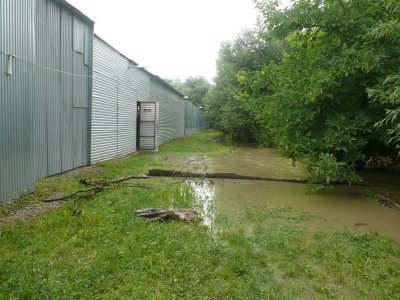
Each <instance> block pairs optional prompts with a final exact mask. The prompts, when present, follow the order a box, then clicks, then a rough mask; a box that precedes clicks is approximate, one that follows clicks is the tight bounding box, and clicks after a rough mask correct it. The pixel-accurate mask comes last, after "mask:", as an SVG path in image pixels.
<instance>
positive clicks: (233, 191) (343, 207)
mask: <svg viewBox="0 0 400 300" xmlns="http://www.w3.org/2000/svg"><path fill="white" fill-rule="evenodd" d="M168 159H171V160H173V161H174V160H175V161H176V162H179V163H183V164H184V166H185V167H184V169H185V170H190V171H194V172H196V171H197V172H232V173H237V174H242V175H252V176H263V177H275V178H301V177H302V170H301V168H300V167H293V166H292V164H291V162H290V161H288V160H284V159H282V158H281V156H280V155H279V154H278V152H277V151H276V150H273V149H258V148H242V149H240V150H239V151H237V152H235V153H231V154H223V155H217V156H212V157H207V156H204V155H186V156H185V155H184V156H182V155H170V154H169V155H168ZM362 176H363V177H364V178H365V183H366V184H368V187H360V186H339V187H335V188H332V189H330V190H328V191H324V192H323V193H320V194H309V193H308V192H309V191H310V187H309V186H307V185H302V184H291V183H277V182H258V181H246V180H224V179H221V180H219V179H218V180H210V181H209V180H204V181H193V182H191V185H192V187H193V191H194V192H195V194H196V196H197V197H196V198H197V202H198V205H199V206H200V207H201V208H202V214H203V219H204V222H205V224H207V225H208V226H210V227H213V226H214V221H215V215H216V214H217V213H223V214H224V215H226V216H227V217H228V218H229V219H230V220H231V221H232V222H235V221H237V222H240V218H239V216H240V215H241V214H242V213H243V212H244V211H245V210H246V209H249V208H250V209H257V211H259V212H262V211H263V210H265V211H267V210H269V209H271V208H278V207H292V208H293V209H295V210H297V211H300V212H308V213H312V214H314V215H316V218H313V219H312V220H310V221H308V222H306V224H305V226H307V227H309V228H311V229H316V230H338V229H347V230H352V231H379V232H383V233H384V234H385V235H387V236H389V237H391V238H393V239H394V240H396V241H397V242H400V211H399V210H395V209H389V208H386V207H383V206H382V205H381V204H379V203H377V202H374V201H369V200H368V199H367V197H366V196H365V191H366V189H368V190H371V191H379V192H388V193H389V194H390V195H391V197H399V196H400V174H399V173H397V174H396V173H379V172H366V173H364V174H362Z"/></svg>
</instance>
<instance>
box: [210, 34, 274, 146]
mask: <svg viewBox="0 0 400 300" xmlns="http://www.w3.org/2000/svg"><path fill="white" fill-rule="evenodd" d="M261 34H262V32H260V30H258V29H254V30H246V31H243V32H242V33H241V34H240V35H238V36H237V38H236V39H235V40H234V41H233V42H225V43H223V44H222V45H221V48H220V52H219V56H218V60H217V76H216V78H215V86H213V87H212V88H211V89H210V90H209V92H208V94H207V97H206V116H207V118H208V121H209V124H210V125H211V126H212V127H214V128H217V129H219V130H221V131H222V132H223V134H224V135H225V137H226V138H227V139H228V140H232V141H237V142H254V141H258V142H263V141H265V140H266V139H265V138H263V137H262V136H263V135H265V132H266V130H264V129H263V124H261V123H258V122H257V121H256V118H255V117H256V113H254V111H253V110H252V108H251V107H248V106H246V105H245V104H244V103H243V102H242V101H241V99H240V97H238V94H240V91H241V86H240V84H239V82H238V80H237V77H238V76H240V74H243V73H244V72H245V73H246V74H247V73H248V74H251V73H252V72H254V71H256V70H258V69H259V68H260V67H261V66H262V65H263V64H265V63H268V62H270V61H275V60H279V59H280V58H281V53H282V50H281V46H280V44H279V43H276V42H275V41H273V40H271V41H269V40H264V39H263V38H261Z"/></svg>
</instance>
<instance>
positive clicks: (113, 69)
mask: <svg viewBox="0 0 400 300" xmlns="http://www.w3.org/2000/svg"><path fill="white" fill-rule="evenodd" d="M93 51H94V56H93V101H92V106H93V108H92V141H91V142H92V146H91V150H92V152H91V161H92V162H97V161H101V160H107V159H111V158H114V157H117V156H120V155H125V154H128V153H132V152H135V151H136V149H137V148H139V149H157V147H158V145H159V144H162V143H165V142H168V141H170V140H173V139H176V138H179V137H182V136H184V135H185V133H186V134H191V133H193V132H195V131H198V130H199V129H200V128H205V127H206V122H205V120H204V117H203V116H202V111H201V109H200V108H199V107H198V106H196V105H194V104H193V103H191V102H190V101H188V100H187V99H186V97H184V96H183V95H182V94H180V93H179V92H177V91H176V90H175V89H174V88H172V87H171V86H170V85H169V84H168V83H166V82H165V81H164V80H162V79H161V78H160V77H158V76H156V75H154V74H152V73H150V72H148V71H146V70H145V69H143V68H140V67H138V64H137V63H136V62H135V61H133V60H132V59H129V58H127V57H126V56H124V55H123V54H121V53H120V52H119V51H118V50H116V49H115V48H113V47H112V46H111V45H109V44H108V43H107V42H105V41H104V40H102V39H101V38H100V37H98V36H95V38H94V50H93Z"/></svg>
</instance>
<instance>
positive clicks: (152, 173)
mask: <svg viewBox="0 0 400 300" xmlns="http://www.w3.org/2000/svg"><path fill="white" fill-rule="evenodd" d="M148 175H149V176H162V177H185V178H214V179H215V178H220V179H245V180H259V181H277V182H290V183H299V184H306V183H308V181H307V180H303V179H283V178H268V177H257V176H247V175H239V174H235V173H192V172H182V171H176V170H161V169H152V170H149V172H148Z"/></svg>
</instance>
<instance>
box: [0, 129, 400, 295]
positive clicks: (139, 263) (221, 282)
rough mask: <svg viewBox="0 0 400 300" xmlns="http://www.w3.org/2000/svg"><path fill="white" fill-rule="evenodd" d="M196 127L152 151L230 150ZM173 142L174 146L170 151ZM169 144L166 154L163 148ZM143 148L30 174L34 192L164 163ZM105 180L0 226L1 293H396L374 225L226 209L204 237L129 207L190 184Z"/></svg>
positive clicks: (392, 259)
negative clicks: (317, 222) (350, 226)
mask: <svg viewBox="0 0 400 300" xmlns="http://www.w3.org/2000/svg"><path fill="white" fill-rule="evenodd" d="M216 136H217V133H215V132H202V133H200V134H196V135H194V136H193V137H191V138H185V139H182V140H178V141H175V142H172V143H169V144H167V145H165V146H163V147H162V148H161V150H160V151H161V152H163V153H169V152H174V151H178V150H177V149H181V148H180V147H184V148H185V149H186V150H185V151H187V152H189V153H195V152H202V153H222V152H224V151H225V152H229V151H233V150H234V149H233V148H232V147H231V146H226V145H224V144H221V143H219V142H218V141H217V140H216ZM177 145H180V146H179V147H178V146H177ZM167 149H169V150H167ZM157 155H158V154H156V153H151V152H146V153H143V154H138V155H130V156H126V157H123V158H120V159H117V160H113V161H109V162H104V163H100V164H97V166H96V168H97V169H93V168H89V169H84V168H83V169H81V170H78V171H74V172H72V173H70V174H68V173H67V174H63V175H59V176H55V177H51V178H47V179H43V180H41V181H39V182H38V193H37V194H36V195H33V196H30V197H36V198H35V199H36V200H37V199H40V198H41V197H47V196H48V195H49V194H50V193H51V192H59V191H62V190H63V189H65V191H68V192H69V191H72V190H74V189H76V188H79V187H80V184H79V178H80V177H88V178H92V179H96V178H119V177H122V176H128V175H141V174H144V173H145V171H146V170H147V169H148V168H151V167H167V166H168V165H167V163H168V162H166V161H162V162H160V160H157V159H156V157H157ZM133 184H135V185H140V186H142V187H129V186H124V185H123V186H111V187H108V188H107V189H106V190H105V191H104V192H102V193H100V194H97V195H96V196H94V197H93V198H91V199H90V200H88V201H84V202H82V205H81V206H82V208H83V210H84V215H83V216H80V217H76V216H73V215H72V213H71V209H72V203H67V204H66V205H65V206H62V207H59V208H56V209H54V210H53V211H52V212H50V213H47V214H44V215H40V216H38V217H36V218H35V219H33V220H31V221H19V222H16V223H13V224H7V225H1V226H0V253H1V255H0V299H47V298H50V299H178V298H179V299H207V298H208V299H292V298H295V299H296V298H302V299H313V298H314V299H320V298H322V299H324V298H344V299H355V298H356V299H398V298H399V297H400V254H399V247H398V245H397V244H395V243H393V242H391V241H390V240H389V239H387V238H385V237H384V236H383V235H381V234H378V233H351V232H347V231H339V232H312V231H309V230H307V229H305V228H304V227H301V225H302V224H303V223H304V222H312V220H313V219H314V218H315V217H317V216H314V215H312V214H308V213H300V212H297V211H296V210H294V209H292V208H290V207H281V208H270V209H267V210H261V209H260V208H253V209H251V208H250V209H248V210H247V211H244V212H243V213H242V215H241V216H240V218H241V225H242V226H241V227H238V226H237V225H233V223H232V222H231V221H230V220H229V219H227V217H226V216H223V215H220V216H218V219H217V224H219V230H217V231H215V232H213V233H210V231H209V229H208V228H207V227H205V226H203V225H202V224H201V223H200V222H199V223H192V224H184V223H181V222H164V223H153V224H150V225H148V224H146V222H145V220H143V219H141V218H137V217H135V216H133V214H132V211H133V210H135V209H138V208H143V207H160V208H169V207H170V205H171V203H173V204H174V206H175V207H192V206H193V199H194V195H193V190H192V189H191V188H190V186H189V185H187V184H182V182H181V181H180V180H177V179H167V178H165V179H151V180H140V181H138V182H133Z"/></svg>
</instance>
